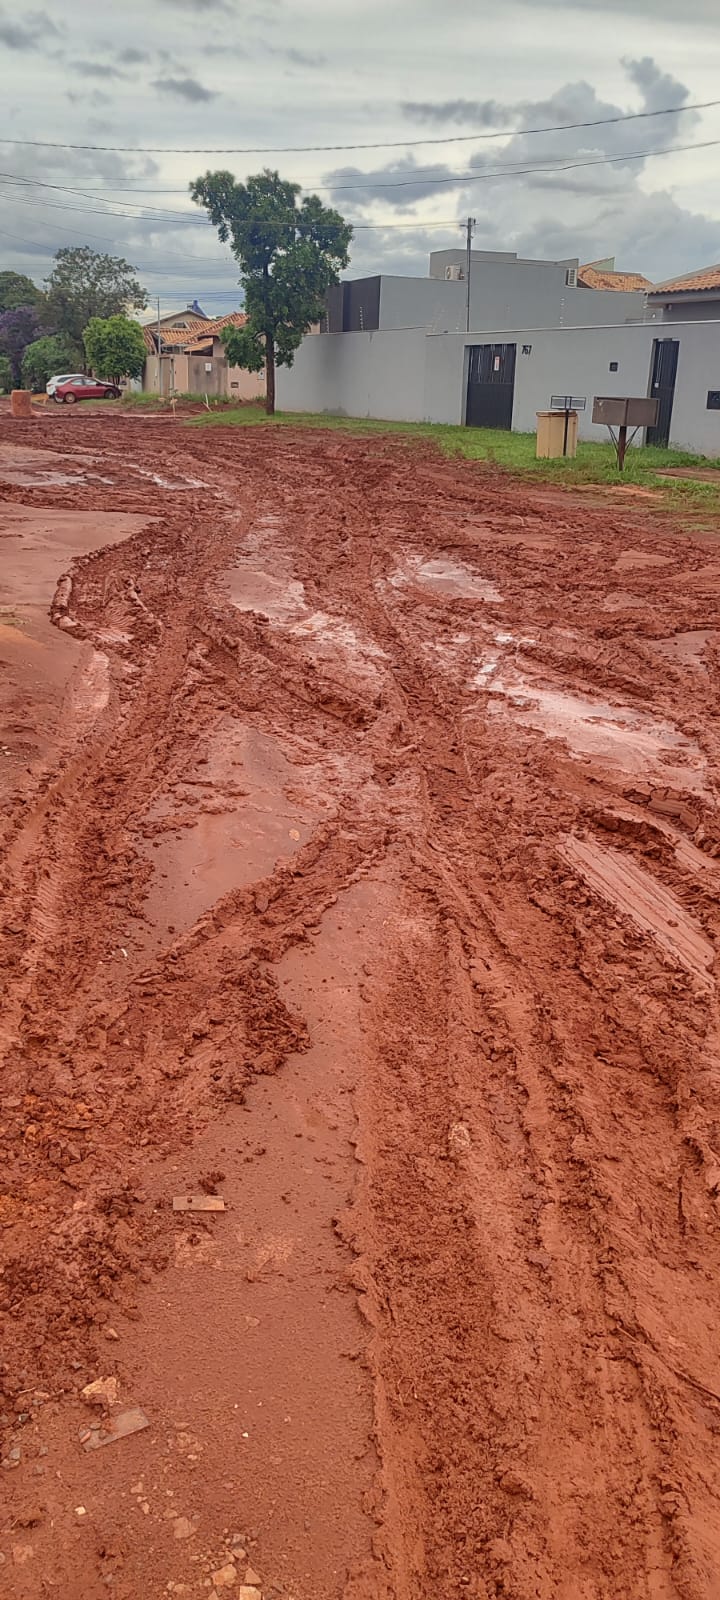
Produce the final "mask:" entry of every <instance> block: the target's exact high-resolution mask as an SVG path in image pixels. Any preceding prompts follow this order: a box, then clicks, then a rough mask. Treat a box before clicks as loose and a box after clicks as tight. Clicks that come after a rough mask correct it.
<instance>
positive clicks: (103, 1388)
mask: <svg viewBox="0 0 720 1600" xmlns="http://www.w3.org/2000/svg"><path fill="white" fill-rule="evenodd" d="M80 1392H81V1394H82V1397H83V1400H87V1402H88V1404H89V1405H91V1406H114V1405H117V1400H118V1381H117V1378H96V1379H95V1381H94V1382H93V1383H86V1385H85V1388H84V1389H82V1390H81V1391H80Z"/></svg>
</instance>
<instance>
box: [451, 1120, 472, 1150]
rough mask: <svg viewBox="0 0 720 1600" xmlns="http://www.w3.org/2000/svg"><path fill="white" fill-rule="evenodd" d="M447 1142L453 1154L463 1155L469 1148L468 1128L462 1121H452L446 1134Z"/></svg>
mask: <svg viewBox="0 0 720 1600" xmlns="http://www.w3.org/2000/svg"><path fill="white" fill-rule="evenodd" d="M448 1144H449V1146H450V1149H451V1151H452V1153H453V1155H463V1154H464V1153H465V1151H466V1150H469V1149H470V1129H469V1128H468V1127H467V1126H466V1124H465V1123H464V1122H453V1124H452V1127H451V1129H450V1132H449V1134H448Z"/></svg>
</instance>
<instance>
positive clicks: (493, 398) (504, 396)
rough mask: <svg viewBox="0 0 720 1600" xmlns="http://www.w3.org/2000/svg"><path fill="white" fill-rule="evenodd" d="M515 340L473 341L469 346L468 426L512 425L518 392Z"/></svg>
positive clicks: (493, 426)
mask: <svg viewBox="0 0 720 1600" xmlns="http://www.w3.org/2000/svg"><path fill="white" fill-rule="evenodd" d="M516 351H517V345H514V344H473V345H471V346H470V349H469V352H468V354H469V358H470V359H469V363H468V381H467V406H466V410H465V422H466V424H467V426H468V428H511V427H512V412H513V395H514V392H515V354H516Z"/></svg>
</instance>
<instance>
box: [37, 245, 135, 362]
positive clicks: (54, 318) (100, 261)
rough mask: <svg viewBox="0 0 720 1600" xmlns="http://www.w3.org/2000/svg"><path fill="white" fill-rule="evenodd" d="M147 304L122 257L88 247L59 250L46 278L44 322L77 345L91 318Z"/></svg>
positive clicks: (129, 267) (133, 272)
mask: <svg viewBox="0 0 720 1600" xmlns="http://www.w3.org/2000/svg"><path fill="white" fill-rule="evenodd" d="M147 303H148V297H147V291H146V290H145V289H143V287H142V285H141V284H140V283H139V282H138V279H137V278H136V276H135V268H134V267H131V266H130V265H129V263H128V262H127V261H124V260H123V258H122V256H106V255H100V254H98V252H97V251H96V250H91V249H90V248H89V246H88V245H80V246H78V247H77V248H73V249H64V250H58V252H57V255H56V257H55V265H54V267H53V270H52V272H51V273H50V277H49V278H48V279H47V296H46V302H45V312H44V319H45V321H46V323H47V326H48V327H49V328H53V329H54V330H55V332H57V333H65V334H67V335H68V337H69V338H70V339H74V340H75V341H76V343H78V344H79V343H80V341H81V339H82V337H83V331H84V329H85V328H86V327H87V325H88V323H89V322H90V319H91V318H92V317H115V316H119V315H121V314H122V313H123V312H127V311H129V310H131V309H133V308H135V307H136V308H137V309H138V310H142V308H143V307H144V306H146V305H147Z"/></svg>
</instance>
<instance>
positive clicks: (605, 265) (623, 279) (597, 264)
mask: <svg viewBox="0 0 720 1600" xmlns="http://www.w3.org/2000/svg"><path fill="white" fill-rule="evenodd" d="M577 281H578V285H579V287H580V288H581V289H614V290H615V291H616V292H617V293H624V292H627V291H632V290H634V289H644V290H645V292H646V293H648V292H649V291H650V290H651V289H652V287H653V286H652V283H651V282H650V279H649V278H646V277H645V276H644V275H643V273H642V272H618V271H616V268H615V257H614V256H606V257H605V259H604V260H602V261H588V263H587V265H586V266H584V267H578V275H577Z"/></svg>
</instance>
